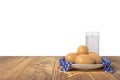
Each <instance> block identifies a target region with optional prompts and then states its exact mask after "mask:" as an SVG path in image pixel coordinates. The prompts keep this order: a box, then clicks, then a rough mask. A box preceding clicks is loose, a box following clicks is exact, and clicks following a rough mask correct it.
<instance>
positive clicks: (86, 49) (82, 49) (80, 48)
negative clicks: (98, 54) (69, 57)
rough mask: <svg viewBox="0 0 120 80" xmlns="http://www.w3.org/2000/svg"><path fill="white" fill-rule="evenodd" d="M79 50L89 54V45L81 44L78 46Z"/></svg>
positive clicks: (81, 52) (80, 52)
mask: <svg viewBox="0 0 120 80" xmlns="http://www.w3.org/2000/svg"><path fill="white" fill-rule="evenodd" d="M77 52H78V53H79V54H88V47H87V46H85V45H81V46H79V47H78V49H77Z"/></svg>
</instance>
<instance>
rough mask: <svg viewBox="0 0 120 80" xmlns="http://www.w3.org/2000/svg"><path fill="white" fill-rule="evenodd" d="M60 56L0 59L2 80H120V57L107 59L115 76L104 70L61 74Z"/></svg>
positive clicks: (74, 71)
mask: <svg viewBox="0 0 120 80" xmlns="http://www.w3.org/2000/svg"><path fill="white" fill-rule="evenodd" d="M59 58H60V57H58V56H53V57H50V56H39V57H37V56H36V57H35V56H33V57H32V56H29V57H28V56H27V57H7V56H4V57H0V80H120V56H119V57H117V56H116V57H115V56H114V57H113V56H112V57H106V58H108V59H110V60H111V61H112V64H111V65H112V67H113V68H114V69H115V71H116V72H115V73H114V74H110V73H107V72H104V71H103V70H102V69H98V70H90V71H81V70H71V71H68V72H65V73H63V72H60V71H59V70H58V69H57V66H58V64H59V63H58V59H59Z"/></svg>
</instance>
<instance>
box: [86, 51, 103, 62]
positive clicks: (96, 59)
mask: <svg viewBox="0 0 120 80" xmlns="http://www.w3.org/2000/svg"><path fill="white" fill-rule="evenodd" d="M88 55H89V56H90V57H91V58H92V59H94V61H95V64H100V63H101V62H102V59H101V57H100V56H99V55H98V54H96V53H95V52H89V54H88Z"/></svg>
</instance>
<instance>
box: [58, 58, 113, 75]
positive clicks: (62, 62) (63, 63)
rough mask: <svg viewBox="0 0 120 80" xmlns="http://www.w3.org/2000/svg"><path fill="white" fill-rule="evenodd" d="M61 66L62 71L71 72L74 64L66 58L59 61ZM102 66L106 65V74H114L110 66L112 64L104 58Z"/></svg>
mask: <svg viewBox="0 0 120 80" xmlns="http://www.w3.org/2000/svg"><path fill="white" fill-rule="evenodd" d="M59 64H60V68H61V71H63V72H66V71H68V70H69V68H70V66H71V65H72V62H66V61H65V57H63V58H60V59H59ZM102 64H103V65H104V67H103V70H104V71H105V72H109V73H114V70H113V68H112V67H111V65H110V64H111V61H110V60H108V59H106V58H103V57H102Z"/></svg>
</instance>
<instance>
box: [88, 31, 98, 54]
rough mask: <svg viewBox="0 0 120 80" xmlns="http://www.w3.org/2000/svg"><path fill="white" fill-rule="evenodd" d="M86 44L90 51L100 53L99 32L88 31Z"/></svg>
mask: <svg viewBox="0 0 120 80" xmlns="http://www.w3.org/2000/svg"><path fill="white" fill-rule="evenodd" d="M86 45H87V47H88V48H89V52H96V53H97V54H98V55H99V32H86Z"/></svg>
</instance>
